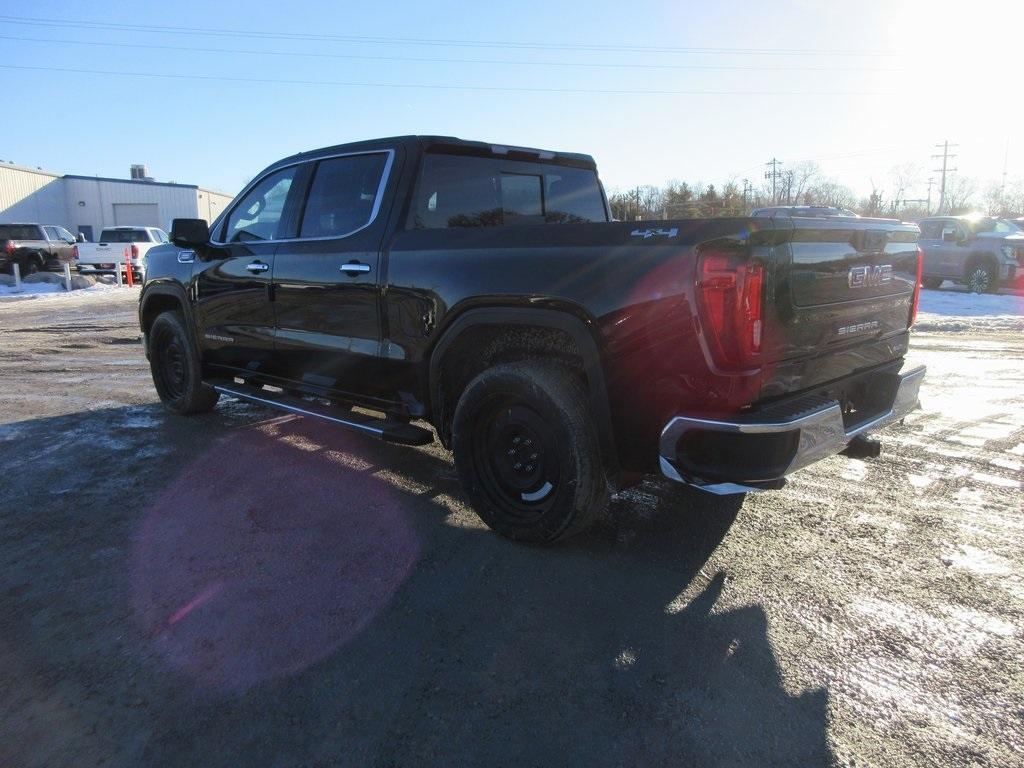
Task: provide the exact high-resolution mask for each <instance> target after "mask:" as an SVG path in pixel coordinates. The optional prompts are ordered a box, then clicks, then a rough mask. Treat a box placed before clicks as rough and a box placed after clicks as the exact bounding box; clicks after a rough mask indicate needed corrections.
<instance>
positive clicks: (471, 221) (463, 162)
mask: <svg viewBox="0 0 1024 768" xmlns="http://www.w3.org/2000/svg"><path fill="white" fill-rule="evenodd" d="M607 220H608V215H607V213H606V211H605V206H604V197H603V196H602V194H601V185H600V183H599V182H598V180H597V174H596V173H595V172H594V171H589V170H586V169H582V168H566V167H563V166H557V165H545V164H541V163H526V162H519V161H508V162H506V161H502V160H497V159H491V158H484V157H465V156H461V155H445V154H427V155H426V156H425V157H424V158H423V167H422V170H421V171H420V179H419V182H418V184H417V188H416V193H415V197H414V200H413V206H412V210H411V212H410V214H409V222H408V226H409V228H410V229H444V228H448V227H498V226H502V225H505V226H509V225H514V224H543V223H548V224H560V223H581V222H589V221H607Z"/></svg>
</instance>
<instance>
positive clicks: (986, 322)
mask: <svg viewBox="0 0 1024 768" xmlns="http://www.w3.org/2000/svg"><path fill="white" fill-rule="evenodd" d="M947 285H949V283H947ZM915 328H916V329H917V330H918V331H1024V294H1021V293H1020V292H1016V293H1012V292H1009V291H1004V292H1003V293H999V294H990V293H969V292H968V291H966V290H965V289H962V288H942V289H939V290H937V291H931V290H927V289H926V290H923V291H921V306H920V309H919V311H918V315H917V324H916V325H915Z"/></svg>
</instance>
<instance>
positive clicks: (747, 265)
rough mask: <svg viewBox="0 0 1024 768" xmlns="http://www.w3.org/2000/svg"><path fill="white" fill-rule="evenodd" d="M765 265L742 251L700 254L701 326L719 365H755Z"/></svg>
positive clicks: (729, 367) (761, 320)
mask: <svg viewBox="0 0 1024 768" xmlns="http://www.w3.org/2000/svg"><path fill="white" fill-rule="evenodd" d="M763 289H764V265H763V264H760V263H758V262H751V261H749V260H748V257H747V254H746V253H745V252H728V251H720V250H712V251H705V252H703V253H701V256H700V264H699V266H698V284H697V296H698V301H699V303H700V317H701V327H702V329H703V332H704V338H705V340H706V342H707V345H708V348H709V351H710V352H711V356H712V358H713V359H714V361H715V363H716V364H717V365H718V366H719V367H720V368H727V369H731V370H742V369H746V368H752V367H755V366H756V365H757V364H758V362H759V360H760V357H761V336H762V334H763V332H764V327H763V325H764V323H763V317H762V294H763V292H764V291H763Z"/></svg>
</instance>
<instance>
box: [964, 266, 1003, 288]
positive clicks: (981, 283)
mask: <svg viewBox="0 0 1024 768" xmlns="http://www.w3.org/2000/svg"><path fill="white" fill-rule="evenodd" d="M965 282H966V283H967V288H968V290H970V292H971V293H995V292H996V291H998V290H999V278H998V274H997V273H996V272H995V270H993V269H992V265H991V264H988V263H986V262H984V261H978V262H975V263H974V264H972V265H971V266H970V267H968V268H967V278H966V280H965Z"/></svg>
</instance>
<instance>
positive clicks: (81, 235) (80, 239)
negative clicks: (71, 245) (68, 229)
mask: <svg viewBox="0 0 1024 768" xmlns="http://www.w3.org/2000/svg"><path fill="white" fill-rule="evenodd" d="M75 242H76V243H84V242H85V233H83V232H79V233H78V237H76V238H75Z"/></svg>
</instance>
